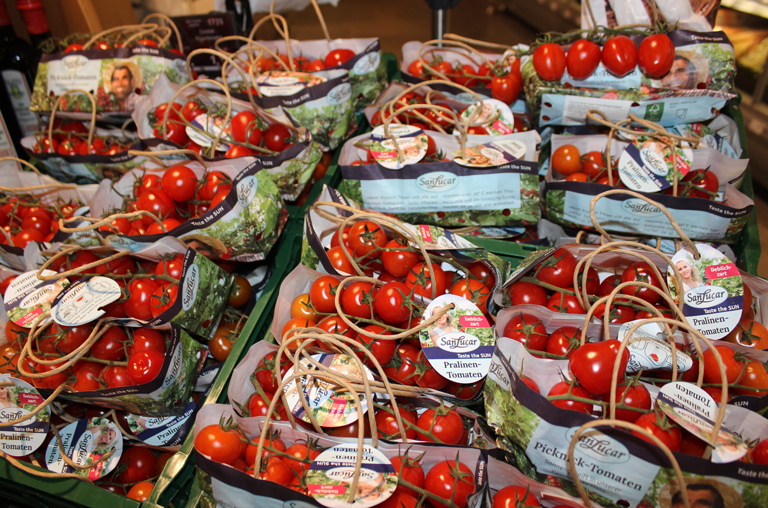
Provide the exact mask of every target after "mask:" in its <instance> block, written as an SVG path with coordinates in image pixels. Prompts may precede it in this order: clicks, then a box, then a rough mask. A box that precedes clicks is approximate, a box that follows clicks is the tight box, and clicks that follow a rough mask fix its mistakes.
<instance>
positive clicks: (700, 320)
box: [667, 243, 744, 340]
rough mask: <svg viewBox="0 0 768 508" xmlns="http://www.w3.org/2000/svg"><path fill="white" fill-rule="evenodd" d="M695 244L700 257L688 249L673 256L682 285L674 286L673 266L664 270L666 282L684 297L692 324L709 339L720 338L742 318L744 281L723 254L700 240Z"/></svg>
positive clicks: (684, 303) (684, 312)
mask: <svg viewBox="0 0 768 508" xmlns="http://www.w3.org/2000/svg"><path fill="white" fill-rule="evenodd" d="M696 248H697V249H698V251H699V254H701V256H700V257H699V259H694V256H693V254H692V253H691V252H689V251H688V250H687V249H681V250H680V251H678V252H677V254H675V255H674V256H672V264H674V265H675V267H677V270H678V271H679V272H680V277H681V279H682V287H677V281H676V279H675V275H674V270H673V269H672V267H670V268H669V269H668V270H667V284H668V285H669V290H670V292H671V294H672V297H673V298H682V299H683V314H684V315H685V316H686V317H687V318H688V320H689V321H690V323H691V325H693V327H694V328H696V329H697V330H699V331H700V332H701V333H703V334H704V335H705V336H706V337H707V338H708V339H710V340H717V339H722V338H723V337H725V336H726V335H728V334H729V333H730V332H731V330H733V329H734V328H735V327H736V325H737V324H738V323H739V320H740V319H741V309H742V307H743V305H744V283H743V281H742V280H741V274H740V272H739V269H738V268H736V265H735V264H733V262H732V261H731V260H730V259H728V258H727V257H726V256H725V254H723V253H722V252H720V251H719V250H717V249H715V248H714V247H710V246H709V245H705V244H701V243H697V244H696Z"/></svg>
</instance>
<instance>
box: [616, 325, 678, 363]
mask: <svg viewBox="0 0 768 508" xmlns="http://www.w3.org/2000/svg"><path fill="white" fill-rule="evenodd" d="M641 321H644V320H642V319H636V320H635V321H629V322H628V323H624V324H622V325H621V327H620V328H619V335H618V339H619V340H620V341H622V342H623V341H624V337H625V336H626V335H627V332H629V330H630V329H631V328H632V327H633V326H634V325H636V324H637V323H639V322H641ZM665 338H666V332H664V328H663V326H662V325H661V324H660V323H648V324H645V325H643V326H641V327H639V328H638V329H637V330H636V331H635V333H634V335H633V336H632V337H631V338H630V339H629V342H628V343H627V350H628V351H629V362H627V372H630V373H631V372H639V371H640V370H651V369H654V370H655V369H661V370H672V346H670V345H669V342H665ZM676 357H677V370H678V372H685V371H687V370H690V369H691V367H693V360H692V359H691V357H690V356H688V355H687V354H685V353H683V352H682V351H677V356H676Z"/></svg>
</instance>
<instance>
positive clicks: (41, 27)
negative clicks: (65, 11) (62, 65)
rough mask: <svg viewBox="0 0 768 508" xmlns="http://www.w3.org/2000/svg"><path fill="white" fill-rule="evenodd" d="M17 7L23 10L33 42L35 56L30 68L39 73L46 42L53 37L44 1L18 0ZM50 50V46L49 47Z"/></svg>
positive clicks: (30, 39) (22, 13)
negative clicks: (38, 69)
mask: <svg viewBox="0 0 768 508" xmlns="http://www.w3.org/2000/svg"><path fill="white" fill-rule="evenodd" d="M16 7H17V8H18V9H19V12H21V17H22V18H23V19H24V24H25V25H26V27H27V33H28V34H29V41H30V42H31V43H32V50H33V57H32V62H30V69H31V70H32V74H33V75H35V76H36V75H37V64H39V63H40V57H42V56H43V53H44V52H45V51H44V46H45V45H46V44H45V43H46V42H47V41H48V40H49V39H50V38H51V29H50V28H49V27H48V19H46V17H45V9H44V8H43V2H41V1H40V0H16ZM49 51H50V48H49Z"/></svg>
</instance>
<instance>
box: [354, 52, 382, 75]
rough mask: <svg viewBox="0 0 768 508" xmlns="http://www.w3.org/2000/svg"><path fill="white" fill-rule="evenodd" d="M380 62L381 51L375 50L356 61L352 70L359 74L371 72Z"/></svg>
mask: <svg viewBox="0 0 768 508" xmlns="http://www.w3.org/2000/svg"><path fill="white" fill-rule="evenodd" d="M379 63H381V53H380V52H379V51H373V52H371V53H368V54H366V55H364V56H362V57H360V59H359V60H358V61H357V62H355V66H354V67H352V72H354V73H355V74H357V75H358V76H362V75H363V74H370V73H371V72H373V71H375V70H376V69H378V68H379Z"/></svg>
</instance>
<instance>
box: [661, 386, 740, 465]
mask: <svg viewBox="0 0 768 508" xmlns="http://www.w3.org/2000/svg"><path fill="white" fill-rule="evenodd" d="M656 404H658V406H659V409H661V410H662V411H663V412H664V414H666V415H667V416H669V418H670V419H671V420H673V421H674V422H675V423H677V424H678V425H680V426H681V427H683V428H684V429H685V430H687V431H688V432H690V433H691V434H693V435H694V436H696V437H698V438H699V439H702V440H703V441H706V442H707V443H708V444H710V445H712V446H714V449H713V450H712V462H716V463H721V464H723V463H727V462H733V461H736V460H739V459H740V458H741V457H743V456H744V455H746V453H747V451H748V447H747V445H746V444H745V443H744V440H743V439H742V438H741V437H740V436H739V435H737V434H735V433H734V432H731V431H730V430H728V429H726V428H724V427H720V433H719V434H718V435H717V436H716V437H715V436H713V433H712V431H713V430H714V428H715V418H717V404H716V403H715V401H714V399H713V398H712V397H711V396H710V395H709V394H708V393H707V392H705V391H704V390H702V389H701V388H699V387H698V386H696V385H695V384H693V383H686V382H684V381H677V382H674V383H667V384H666V385H664V386H662V387H661V390H660V392H659V395H658V396H657V398H656ZM713 437H714V439H713Z"/></svg>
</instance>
